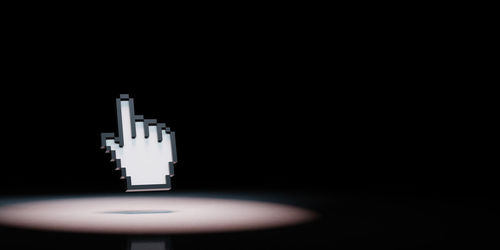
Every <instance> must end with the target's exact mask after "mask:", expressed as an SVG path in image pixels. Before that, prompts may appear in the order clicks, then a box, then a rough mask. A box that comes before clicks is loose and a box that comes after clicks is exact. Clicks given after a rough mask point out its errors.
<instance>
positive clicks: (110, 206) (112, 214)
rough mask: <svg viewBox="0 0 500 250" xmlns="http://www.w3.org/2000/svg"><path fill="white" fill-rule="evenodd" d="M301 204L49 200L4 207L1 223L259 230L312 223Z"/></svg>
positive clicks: (102, 229)
mask: <svg viewBox="0 0 500 250" xmlns="http://www.w3.org/2000/svg"><path fill="white" fill-rule="evenodd" d="M315 217H316V214H315V213H313V212H311V211H309V210H306V209H303V208H299V207H294V206H289V205H283V204H276V203H269V202H260V201H248V200H237V199H216V198H196V197H119V196H115V197H94V198H68V199H47V200H38V201H28V202H21V203H14V204H7V205H4V206H1V207H0V224H3V225H8V226H14V227H23V228H32V229H39V230H54V231H69V232H87V233H110V234H178V233H210V232H226V231H242V230H258V229H266V228H273V227H282V226H289V225H294V224H298V223H303V222H307V221H310V220H312V219H314V218H315Z"/></svg>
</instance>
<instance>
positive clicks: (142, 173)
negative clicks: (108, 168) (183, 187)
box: [101, 95, 177, 192]
mask: <svg viewBox="0 0 500 250" xmlns="http://www.w3.org/2000/svg"><path fill="white" fill-rule="evenodd" d="M116 111H117V112H116V113H117V116H118V136H117V137H115V135H114V133H102V134H101V145H102V148H105V149H106V153H111V161H115V162H116V169H117V170H121V173H122V177H121V178H122V179H126V180H127V192H135V191H161V190H170V187H171V184H170V177H171V176H174V164H175V163H177V154H176V148H175V133H174V132H173V131H170V128H168V127H167V126H166V125H165V124H164V123H157V122H156V120H151V119H144V117H143V116H142V115H136V114H134V99H133V98H129V96H128V95H120V98H117V99H116Z"/></svg>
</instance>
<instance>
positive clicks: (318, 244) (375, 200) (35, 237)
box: [0, 191, 498, 250]
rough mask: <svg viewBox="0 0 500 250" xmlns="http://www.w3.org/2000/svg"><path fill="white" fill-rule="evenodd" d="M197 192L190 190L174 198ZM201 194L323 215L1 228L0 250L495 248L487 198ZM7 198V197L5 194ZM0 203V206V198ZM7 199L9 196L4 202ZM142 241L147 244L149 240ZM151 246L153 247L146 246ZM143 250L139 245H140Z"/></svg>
mask: <svg viewBox="0 0 500 250" xmlns="http://www.w3.org/2000/svg"><path fill="white" fill-rule="evenodd" d="M178 194H180V195H197V193H196V192H195V193H193V192H191V193H186V194H182V193H178ZM200 194H203V195H207V196H217V197H231V198H241V199H257V200H264V201H273V202H278V203H285V204H293V205H298V206H302V207H306V208H309V209H312V210H314V211H316V212H318V213H320V214H321V215H322V216H321V218H320V219H318V220H316V221H314V222H310V223H307V224H303V225H298V226H293V227H288V228H279V229H272V230H264V231H252V232H238V233H220V234H196V235H170V236H169V235H165V236H154V237H153V236H147V235H145V236H126V235H88V234H71V233H57V232H40V231H32V230H24V229H14V228H1V231H0V235H2V241H1V245H0V246H1V249H109V250H112V249H127V248H130V247H131V246H133V247H132V248H133V249H135V248H138V247H145V246H148V244H150V245H149V246H150V247H151V249H156V248H153V246H155V245H156V246H163V245H165V248H167V249H176V250H179V249H197V248H198V249H333V248H339V249H354V248H361V247H370V248H374V247H375V248H385V249H407V248H448V247H456V246H486V245H489V246H490V247H491V246H492V245H491V244H495V246H497V247H498V243H497V242H495V241H494V239H495V237H496V236H497V235H498V230H497V229H496V225H497V223H498V216H497V211H496V209H495V208H497V207H498V204H496V203H495V202H493V201H492V200H490V199H488V198H487V197H477V196H476V197H472V196H461V197H457V196H442V195H441V196H439V195H429V196H422V195H408V194H405V195H404V196H403V195H398V194H375V193H367V192H363V193H361V192H337V193H334V194H332V193H329V194H327V193H321V192H312V191H310V192H306V191H302V192H274V191H269V192H232V193H229V192H208V193H207V192H203V193H200ZM7 198H9V197H7ZM7 198H6V197H4V198H3V199H2V201H3V203H5V201H6V200H7ZM10 198H12V197H10ZM148 242H149V243H148ZM151 244H152V245H151ZM139 249H142V248H139ZM144 249H148V248H144Z"/></svg>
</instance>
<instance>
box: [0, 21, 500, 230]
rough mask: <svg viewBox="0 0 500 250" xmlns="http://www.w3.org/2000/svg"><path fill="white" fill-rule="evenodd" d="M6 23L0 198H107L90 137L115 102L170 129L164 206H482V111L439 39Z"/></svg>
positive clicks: (489, 177)
mask: <svg viewBox="0 0 500 250" xmlns="http://www.w3.org/2000/svg"><path fill="white" fill-rule="evenodd" d="M77 19H78V18H77ZM13 20H14V21H12V20H11V21H12V22H13V23H15V25H7V26H8V27H6V28H7V32H6V34H5V38H4V39H5V41H4V42H6V44H8V46H4V48H3V57H2V58H3V59H2V61H3V66H2V72H3V73H2V75H3V77H2V87H1V88H2V99H1V105H2V107H3V108H2V117H3V119H2V130H3V134H2V142H3V145H4V147H3V150H2V158H3V164H2V176H3V178H2V181H1V182H0V193H1V194H4V195H20V194H61V193H62V194H76V193H107V192H123V191H124V189H125V183H124V181H123V180H120V179H119V176H120V174H119V173H118V172H116V171H114V170H113V169H114V165H113V163H110V162H109V155H107V154H104V152H103V151H102V150H101V149H99V146H100V133H101V132H116V131H117V128H116V125H117V124H116V113H115V112H116V111H115V98H116V97H118V95H119V94H130V96H131V97H133V98H135V110H136V113H137V114H143V115H144V116H145V118H150V119H157V120H158V121H160V122H165V123H166V124H167V126H169V127H171V129H172V130H174V131H176V136H177V149H178V157H179V163H178V164H177V165H176V176H175V177H174V178H173V179H172V185H173V188H172V191H171V192H176V190H220V189H224V190H264V191H265V190H285V191H286V192H294V191H296V190H301V191H310V192H321V193H322V194H323V198H321V199H323V200H324V201H330V199H334V197H335V194H338V193H339V192H340V193H343V192H348V193H353V192H354V193H363V194H369V195H372V194H373V195H382V196H391V197H392V196H397V197H410V198H411V197H431V198H432V199H436V200H442V201H444V202H447V201H449V200H450V199H451V200H454V199H465V200H466V201H465V202H464V203H467V199H470V197H474V199H480V200H481V201H482V203H477V204H480V205H479V206H483V205H484V204H485V203H486V204H488V205H489V206H493V207H495V206H496V204H497V200H498V195H497V190H498V183H497V181H496V179H497V177H496V175H494V172H495V171H494V169H493V166H494V164H491V163H490V162H488V160H487V157H488V156H490V155H491V154H492V153H493V150H492V149H491V148H489V147H488V144H487V143H486V142H484V141H483V140H485V139H486V140H487V138H488V136H490V135H489V133H488V132H487V128H489V126H491V121H492V120H493V119H492V118H490V117H491V115H490V113H489V111H487V109H488V108H490V107H491V102H492V101H493V100H492V99H489V97H486V96H485V97H482V94H481V91H479V92H476V91H473V90H472V89H471V87H470V86H469V85H462V83H466V82H468V81H469V82H470V81H472V80H471V79H474V77H476V76H478V75H479V74H476V72H475V71H474V70H473V68H472V67H471V68H468V69H467V70H464V67H463V66H464V65H463V63H462V62H463V60H465V58H467V57H468V56H469V55H468V54H467V53H468V52H466V51H463V50H460V48H462V47H461V46H460V45H458V44H454V43H452V42H450V40H449V39H448V37H446V34H445V35H443V33H441V32H434V31H431V30H428V31H426V32H424V33H423V35H415V33H413V32H405V30H406V29H408V28H409V27H411V26H404V28H405V29H402V27H394V29H390V28H389V29H384V28H382V27H383V25H381V26H377V25H375V26H373V25H372V24H370V22H362V23H356V22H354V21H352V22H351V21H349V22H347V23H346V22H342V23H338V22H333V23H332V24H329V23H327V22H325V20H322V19H321V20H313V21H311V20H309V21H310V22H302V21H292V20H290V21H287V22H284V21H283V22H281V21H279V20H275V21H276V22H272V25H271V24H270V23H263V24H260V23H259V24H257V23H252V22H250V23H248V22H241V23H239V22H238V23H233V22H231V21H230V20H225V19H224V20H217V21H214V22H202V21H199V22H188V21H187V20H183V21H178V22H177V24H176V25H167V26H165V27H164V26H162V25H159V26H158V25H149V24H153V23H155V24H158V21H161V20H156V19H155V20H147V21H146V20H141V21H142V22H139V23H138V24H134V22H130V23H128V22H127V23H123V24H122V25H118V24H119V23H120V22H118V21H113V20H107V19H106V20H101V19H100V20H99V21H90V19H85V18H82V19H81V20H80V19H78V20H75V21H74V22H71V23H66V22H64V20H66V19H64V18H63V19H59V18H55V19H54V20H52V19H51V18H49V17H47V18H44V19H42V20H43V22H38V21H40V20H39V19H37V20H38V21H37V20H29V21H26V20H25V19H22V18H21V19H13ZM174 23H175V22H174ZM120 24H121V23H120ZM484 92H487V90H484ZM450 197H451V198H450ZM323 226H325V225H323ZM325 227H326V226H325ZM323 233H327V232H325V231H323Z"/></svg>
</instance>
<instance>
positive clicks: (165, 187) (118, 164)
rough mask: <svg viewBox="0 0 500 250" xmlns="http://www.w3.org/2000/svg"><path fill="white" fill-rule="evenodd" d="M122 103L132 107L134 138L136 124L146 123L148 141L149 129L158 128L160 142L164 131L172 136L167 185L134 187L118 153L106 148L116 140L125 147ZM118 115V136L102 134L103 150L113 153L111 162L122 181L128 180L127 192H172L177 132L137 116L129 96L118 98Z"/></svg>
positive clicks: (131, 121) (153, 120) (145, 129)
mask: <svg viewBox="0 0 500 250" xmlns="http://www.w3.org/2000/svg"><path fill="white" fill-rule="evenodd" d="M121 101H128V102H129V105H130V124H131V133H132V138H135V137H136V129H135V123H136V122H144V137H145V138H146V139H147V138H148V137H149V127H150V126H156V131H157V133H158V142H161V141H162V139H163V138H162V130H163V131H165V132H166V134H167V135H170V142H171V146H172V161H171V162H169V166H168V167H169V173H170V175H165V178H166V182H165V183H166V184H152V185H132V179H131V177H130V176H127V171H126V169H125V168H124V167H122V166H121V161H120V159H116V152H115V151H114V150H112V149H111V147H110V146H106V140H109V139H114V141H115V143H117V144H118V145H119V146H120V147H123V125H122V111H121V103H120V102H121ZM116 114H117V118H118V136H116V137H115V134H114V133H101V148H102V149H106V153H111V161H112V162H115V163H116V170H121V174H122V176H121V179H126V180H127V192H134V191H163V190H170V188H171V182H170V177H172V176H174V164H175V163H177V150H176V145H175V132H174V131H170V128H169V127H167V126H166V125H165V123H157V122H156V120H155V119H144V116H142V115H136V114H135V113H134V99H133V98H130V97H129V95H128V94H121V95H120V98H116Z"/></svg>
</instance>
